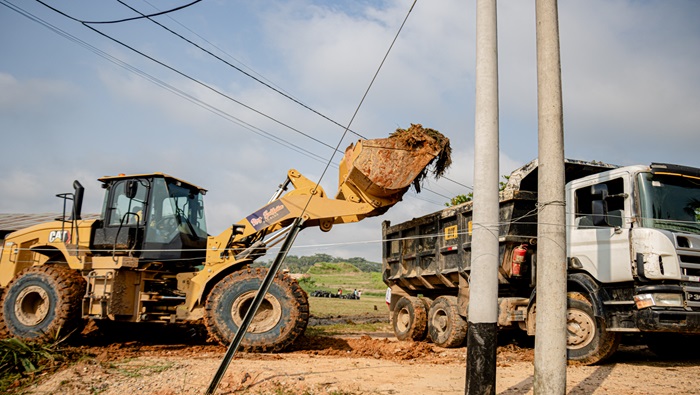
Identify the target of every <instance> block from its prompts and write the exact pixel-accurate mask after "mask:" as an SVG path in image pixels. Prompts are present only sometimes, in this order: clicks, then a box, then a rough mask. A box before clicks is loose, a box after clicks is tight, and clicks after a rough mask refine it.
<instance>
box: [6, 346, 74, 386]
mask: <svg viewBox="0 0 700 395" xmlns="http://www.w3.org/2000/svg"><path fill="white" fill-rule="evenodd" d="M62 341H63V339H58V340H56V341H55V342H53V343H33V342H24V341H22V340H19V339H16V338H10V339H2V340H0V393H9V391H10V390H11V389H14V390H19V389H20V388H22V387H23V386H25V385H27V384H28V379H29V380H31V379H32V378H33V377H34V375H36V374H37V373H39V372H43V371H46V370H52V369H56V368H57V367H58V366H59V365H60V363H62V362H64V361H67V360H71V359H75V355H74V354H75V353H74V352H70V351H69V350H68V349H64V348H63V347H61V342H62Z"/></svg>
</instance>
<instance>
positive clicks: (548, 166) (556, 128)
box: [534, 0, 567, 394]
mask: <svg viewBox="0 0 700 395" xmlns="http://www.w3.org/2000/svg"><path fill="white" fill-rule="evenodd" d="M536 14H537V18H536V19H537V114H538V124H539V126H538V128H539V133H538V136H539V138H538V145H539V154H538V155H539V169H538V185H537V187H538V191H539V192H538V199H537V200H538V205H539V208H540V209H539V214H538V224H537V299H536V303H537V318H536V331H537V333H536V337H535V384H534V392H535V393H536V394H564V393H565V392H566V336H567V331H566V217H565V207H564V201H565V195H564V184H565V181H564V122H563V115H562V99H561V63H560V59H559V22H558V15H557V0H537V1H536Z"/></svg>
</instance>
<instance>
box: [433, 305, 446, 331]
mask: <svg viewBox="0 0 700 395" xmlns="http://www.w3.org/2000/svg"><path fill="white" fill-rule="evenodd" d="M447 322H448V319H447V312H446V311H445V310H438V311H436V312H435V315H434V316H433V319H432V320H431V324H432V326H433V328H435V329H436V330H437V332H438V333H439V334H442V333H445V332H446V331H447V325H448V324H447Z"/></svg>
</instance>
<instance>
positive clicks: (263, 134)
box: [0, 1, 337, 167]
mask: <svg viewBox="0 0 700 395" xmlns="http://www.w3.org/2000/svg"><path fill="white" fill-rule="evenodd" d="M0 4H2V5H4V6H5V7H7V8H9V9H11V10H13V11H15V12H17V13H18V14H20V15H22V16H24V17H25V18H27V19H29V20H31V21H33V22H36V23H38V24H40V25H42V26H44V27H45V28H47V29H49V30H51V31H53V32H54V33H56V34H58V35H60V36H62V37H64V38H66V39H68V40H70V41H73V42H74V43H76V44H78V45H80V46H82V47H83V48H86V49H88V50H90V51H91V52H93V53H95V54H97V55H98V56H100V57H102V58H104V59H106V60H108V61H109V62H111V63H113V64H115V65H117V66H119V67H122V68H124V69H126V70H128V71H131V72H132V73H134V74H137V75H139V76H141V77H142V78H144V79H146V80H148V81H150V82H151V83H153V84H155V85H158V86H160V87H161V88H163V89H166V90H168V91H170V92H171V93H174V94H176V95H178V96H180V97H182V98H184V99H186V100H188V101H190V102H191V103H193V104H195V105H197V106H199V107H202V108H204V109H205V110H207V111H209V112H211V113H213V114H215V115H218V116H220V117H222V118H224V119H226V120H228V121H229V122H232V123H235V124H236V125H238V126H241V127H243V128H245V129H247V130H249V131H251V132H253V133H255V134H257V135H259V136H261V137H264V138H266V139H268V140H271V141H273V142H275V143H277V144H280V145H282V146H283V147H286V148H289V149H291V150H293V151H296V152H298V153H300V154H302V155H305V156H307V157H309V158H311V159H314V160H316V161H319V162H321V163H325V162H326V158H323V157H321V156H319V155H317V154H316V153H314V152H311V151H309V150H307V149H305V148H302V147H300V146H298V145H296V144H293V143H291V142H289V141H287V140H285V139H283V138H281V137H277V136H275V135H274V134H272V133H270V132H267V131H265V130H263V129H261V128H258V127H256V126H253V125H251V124H250V123H247V122H245V121H243V120H241V119H239V118H237V117H235V116H233V115H231V114H229V113H227V112H225V111H224V110H221V109H219V108H217V107H214V106H212V105H210V104H208V103H205V102H204V101H202V100H200V99H198V98H196V97H194V96H192V95H190V94H189V93H187V92H184V91H182V90H180V89H178V88H176V87H174V86H172V85H171V84H169V83H167V82H165V81H163V80H160V79H158V78H157V77H154V76H153V75H151V74H148V73H146V72H145V71H143V70H141V69H139V68H137V67H135V66H132V65H130V64H129V63H127V62H124V61H122V60H120V59H118V58H116V57H114V56H112V55H110V54H108V53H106V52H104V51H102V50H100V49H99V48H97V47H95V46H93V45H91V44H89V43H87V42H85V41H83V40H81V39H79V38H77V37H75V36H73V35H71V34H70V33H67V32H66V31H64V30H61V29H60V28H58V27H56V26H54V25H52V24H50V23H49V22H46V21H45V20H43V19H41V18H39V17H37V16H35V15H33V14H31V13H29V12H28V11H26V10H23V9H22V8H20V7H18V6H16V5H14V4H11V3H7V2H5V1H0ZM334 165H336V164H335V163H334ZM336 167H337V165H336Z"/></svg>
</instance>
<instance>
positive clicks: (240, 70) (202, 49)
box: [86, 0, 367, 139]
mask: <svg viewBox="0 0 700 395" xmlns="http://www.w3.org/2000/svg"><path fill="white" fill-rule="evenodd" d="M117 1H118V2H119V4H122V5H124V6H125V7H127V8H129V9H130V10H132V11H134V12H136V13H139V14H141V15H142V16H143V17H145V18H148V20H149V21H151V22H153V23H155V24H156V25H158V26H160V27H161V28H163V29H165V30H166V31H168V32H170V33H171V34H173V35H175V36H176V37H179V38H180V39H182V40H184V41H186V42H187V43H189V44H191V45H193V46H195V47H196V48H198V49H199V50H201V51H203V52H205V53H207V54H208V55H210V56H212V57H214V58H215V59H217V60H219V61H221V62H223V63H224V64H226V65H227V66H229V67H232V68H234V69H236V70H237V71H239V72H241V73H242V74H244V75H245V76H247V77H249V78H252V79H253V80H255V81H256V82H258V83H260V84H262V85H263V86H265V87H267V88H269V89H271V90H273V91H275V92H277V93H278V94H280V95H282V96H284V97H285V98H287V99H289V100H291V101H293V102H294V103H296V104H298V105H300V106H302V107H304V108H305V109H307V110H309V111H311V112H313V113H314V114H316V115H318V116H320V117H322V118H323V119H325V120H327V121H329V122H331V123H333V124H335V125H337V126H340V127H341V128H345V126H343V125H341V124H340V123H338V122H336V121H335V120H333V119H331V118H330V117H328V116H326V115H324V114H322V113H320V112H318V111H316V110H315V109H313V108H311V107H310V106H308V105H306V104H304V103H302V102H301V101H299V100H297V99H296V98H294V97H292V96H291V95H289V94H287V93H286V92H283V91H281V90H279V89H277V88H276V87H274V86H272V85H270V84H268V83H267V82H265V81H262V80H260V79H259V78H257V77H255V76H254V75H251V74H250V73H248V72H247V71H245V70H243V69H241V68H240V67H238V66H236V65H234V64H232V63H230V62H228V61H227V60H225V59H223V58H221V57H220V56H219V55H216V54H215V53H213V52H211V51H209V50H208V49H206V48H203V47H202V46H200V45H199V44H197V43H195V42H193V41H192V40H190V39H188V38H187V37H185V36H183V35H181V34H180V33H178V32H176V31H174V30H172V29H170V28H169V27H167V26H165V25H163V24H162V23H160V22H158V21H156V20H154V19H152V18H150V16H147V15H145V14H143V13H142V12H141V11H139V10H137V9H135V8H134V7H132V6H130V5H128V4H126V3H125V2H123V1H122V0H117ZM86 23H91V22H86ZM348 131H349V132H350V133H352V134H354V135H356V136H358V137H360V138H363V139H367V137H365V136H363V135H361V134H359V133H357V132H355V131H353V130H350V129H348Z"/></svg>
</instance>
